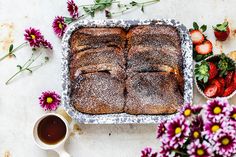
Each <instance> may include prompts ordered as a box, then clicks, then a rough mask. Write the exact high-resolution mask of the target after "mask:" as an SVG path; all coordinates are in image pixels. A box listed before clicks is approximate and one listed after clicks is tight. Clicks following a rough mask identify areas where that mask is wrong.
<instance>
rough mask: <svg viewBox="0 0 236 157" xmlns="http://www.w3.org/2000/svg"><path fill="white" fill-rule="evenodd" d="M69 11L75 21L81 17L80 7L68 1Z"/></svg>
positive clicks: (70, 0) (71, 0)
mask: <svg viewBox="0 0 236 157" xmlns="http://www.w3.org/2000/svg"><path fill="white" fill-rule="evenodd" d="M67 10H68V12H69V13H70V16H71V17H72V18H73V19H76V18H78V17H79V12H78V6H77V5H76V4H75V2H74V1H73V0H68V1H67Z"/></svg>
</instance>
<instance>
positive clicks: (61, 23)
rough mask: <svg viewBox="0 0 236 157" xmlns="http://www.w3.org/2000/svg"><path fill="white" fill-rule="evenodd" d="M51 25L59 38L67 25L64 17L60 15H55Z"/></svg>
mask: <svg viewBox="0 0 236 157" xmlns="http://www.w3.org/2000/svg"><path fill="white" fill-rule="evenodd" d="M52 27H53V30H54V32H55V33H56V35H57V36H58V37H60V38H61V37H62V36H63V34H64V33H65V29H66V27H67V25H66V23H65V20H64V17H62V16H57V17H55V19H54V21H53V24H52Z"/></svg>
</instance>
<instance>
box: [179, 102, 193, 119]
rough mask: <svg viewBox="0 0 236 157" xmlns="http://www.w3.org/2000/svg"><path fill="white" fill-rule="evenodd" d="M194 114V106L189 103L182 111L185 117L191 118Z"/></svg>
mask: <svg viewBox="0 0 236 157" xmlns="http://www.w3.org/2000/svg"><path fill="white" fill-rule="evenodd" d="M192 113H193V111H192V106H191V104H189V103H187V104H186V105H184V107H183V108H182V109H181V111H180V114H182V115H183V116H184V117H190V116H191V115H192Z"/></svg>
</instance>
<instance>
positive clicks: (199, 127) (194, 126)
mask: <svg viewBox="0 0 236 157" xmlns="http://www.w3.org/2000/svg"><path fill="white" fill-rule="evenodd" d="M203 126H204V123H203V119H202V116H196V117H194V119H193V120H192V123H191V125H190V130H191V138H192V140H197V139H200V138H201V136H202V131H203Z"/></svg>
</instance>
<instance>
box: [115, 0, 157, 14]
mask: <svg viewBox="0 0 236 157" xmlns="http://www.w3.org/2000/svg"><path fill="white" fill-rule="evenodd" d="M156 2H160V0H151V1H147V2H142V3H138V2H137V4H136V5H135V6H132V5H131V4H121V6H123V7H126V8H125V9H124V10H122V11H118V12H112V13H111V14H112V15H116V14H123V13H124V12H125V11H128V10H130V9H133V8H134V7H140V6H143V5H150V4H153V3H156ZM127 6H128V7H127Z"/></svg>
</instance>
